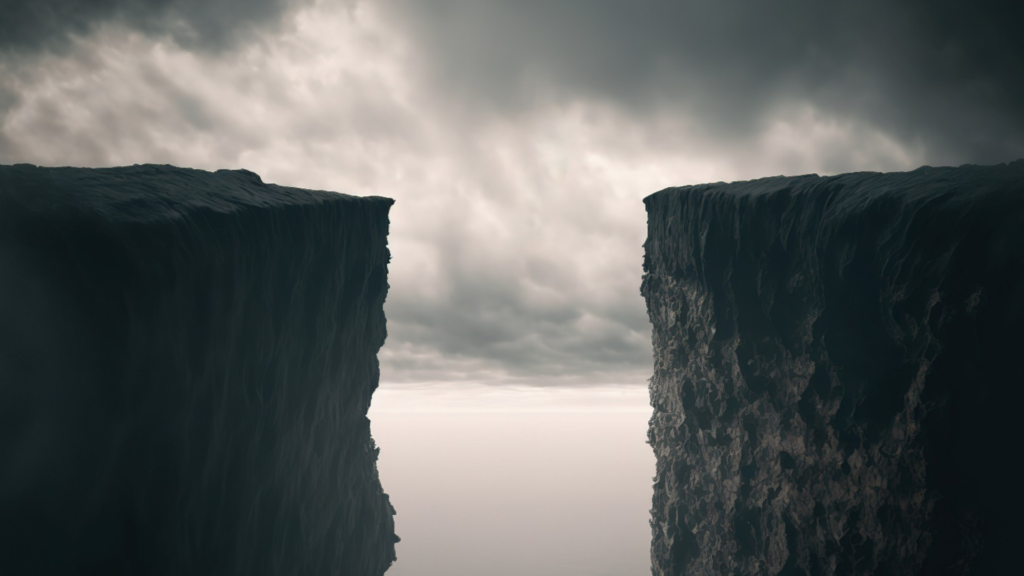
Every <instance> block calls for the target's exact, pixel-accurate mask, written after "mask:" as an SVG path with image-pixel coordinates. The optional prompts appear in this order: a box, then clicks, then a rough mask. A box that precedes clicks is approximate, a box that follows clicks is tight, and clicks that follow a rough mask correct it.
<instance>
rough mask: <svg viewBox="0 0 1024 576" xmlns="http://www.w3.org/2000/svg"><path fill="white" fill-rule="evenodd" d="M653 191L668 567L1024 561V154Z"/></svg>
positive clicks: (664, 568) (882, 570)
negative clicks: (893, 170)
mask: <svg viewBox="0 0 1024 576" xmlns="http://www.w3.org/2000/svg"><path fill="white" fill-rule="evenodd" d="M645 203H646V205H647V212H648V226H649V236H648V240H647V243H646V244H645V248H646V257H645V262H644V269H645V271H646V275H645V276H644V281H643V287H642V292H643V295H644V296H645V298H646V299H647V306H648V311H649V314H650V319H651V322H652V324H653V326H654V331H653V338H654V349H655V368H654V377H653V378H652V380H651V402H652V404H653V406H654V415H653V416H652V418H651V426H650V432H649V437H650V442H651V444H652V445H653V447H654V450H655V454H656V456H657V459H658V467H657V470H658V472H657V477H656V481H655V482H656V483H655V487H654V506H653V520H652V529H653V543H652V552H651V553H652V560H653V566H654V573H655V574H656V575H667V574H672V575H675V574H694V575H696V574H701V575H712V574H713V575H721V574H785V575H796V574H812V575H817V574H865V575H867V574H873V575H880V574H1010V573H1016V572H1018V571H1019V558H1018V556H1019V554H1018V553H1017V550H1018V548H1019V546H1020V542H1021V541H1024V522H1022V521H1024V505H1022V496H1021V493H1022V492H1021V488H1020V482H1021V476H1020V474H1019V472H1018V468H1019V464H1018V460H1019V454H1020V445H1021V441H1022V440H1024V417H1022V416H1021V414H1022V413H1024V412H1022V407H1024V376H1022V371H1021V368H1020V366H1021V355H1022V350H1024V331H1022V328H1024V161H1018V162H1015V163H1013V164H1010V165H1001V166H994V167H978V166H963V167H960V168H922V169H919V170H915V171H913V172H908V173H899V174H876V173H858V174H846V175H841V176H835V177H827V178H821V177H818V176H802V177H795V178H785V177H779V178H766V179H763V180H756V181H751V182H737V183H733V184H722V183H719V184H708V185H701V186H689V187H683V188H671V189H667V190H663V191H661V192H658V193H657V194H654V195H652V196H650V197H648V198H647V199H646V200H645Z"/></svg>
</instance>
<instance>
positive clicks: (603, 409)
mask: <svg viewBox="0 0 1024 576" xmlns="http://www.w3.org/2000/svg"><path fill="white" fill-rule="evenodd" d="M1006 4H1007V6H1004V5H1003V4H997V3H993V2H980V3H972V4H971V5H970V6H964V5H961V4H958V3H954V2H950V1H945V0H942V1H939V2H923V1H921V0H914V1H911V2H903V3H899V5H898V6H896V5H891V4H890V3H884V2H880V1H868V2H860V3H855V4H854V3H834V5H833V4H828V5H825V4H822V3H811V2H800V1H796V0H786V1H785V2H780V3H778V4H777V5H773V6H769V5H767V4H764V3H757V2H746V3H744V2H721V1H716V2H711V1H705V0H702V1H697V2H672V3H670V2H660V1H652V2H642V3H634V2H612V1H604V0H601V1H582V0H569V1H564V2H520V1H513V0H508V1H498V0H491V1H470V0H461V1H460V0H438V1H430V2H416V1H412V0H384V1H380V2H370V1H337V2H328V1H314V0H297V1H289V0H259V1H257V2H242V1H239V0H220V1H212V2H197V1H193V0H171V1H166V2H156V1H153V2H148V1H145V0H112V1H110V2H104V3H87V4H86V3H76V2H73V1H69V0H44V1H38V2H12V1H11V0H7V1H3V2H0V8H2V10H3V15H4V18H3V20H2V23H0V163H3V164H12V163H23V162H26V163H33V164H39V165H47V166H63V165H74V166H119V165H130V164H135V163H167V164H174V165H178V166H188V167H195V168H204V169H210V170H214V169H220V168H245V169H248V170H251V171H253V172H256V173H258V174H259V175H260V176H261V177H262V178H263V179H264V180H265V181H267V182H274V183H278V184H284V185H289V186H298V187H303V188H313V189H322V190H331V191H337V192H344V193H348V194H355V195H379V196H387V197H391V198H394V199H395V200H396V204H395V205H394V206H393V208H392V212H391V229H390V236H389V245H390V249H391V253H392V261H391V264H390V268H389V284H390V290H389V293H388V297H387V302H386V304H385V313H386V315H387V322H388V339H387V342H386V344H385V346H384V348H383V349H382V350H381V352H380V360H381V380H382V388H381V390H380V391H379V392H378V393H377V395H376V396H375V398H374V400H373V406H372V407H371V413H370V417H371V421H372V430H373V434H374V437H375V438H376V441H377V443H378V445H379V446H380V448H381V455H380V464H379V469H380V474H381V478H382V483H383V485H384V488H385V490H386V491H387V492H389V493H390V494H391V495H392V501H393V502H394V504H395V507H396V509H397V511H398V513H397V516H396V531H397V533H398V534H399V536H401V537H402V542H401V543H399V545H398V558H399V559H398V562H397V564H396V565H395V566H394V567H393V568H392V569H391V571H390V572H389V574H397V575H399V576H430V575H431V574H438V575H440V574H447V575H451V576H459V575H463V574H465V575H469V574H489V575H492V576H501V575H504V574H509V575H512V574H532V575H544V574H561V575H572V574H579V575H581V576H590V575H593V576H600V575H605V574H608V575H612V574H615V575H624V576H632V575H634V574H636V575H640V574H646V573H649V572H648V571H649V565H648V559H647V546H648V542H649V537H650V529H649V527H648V526H647V523H646V522H647V518H648V517H649V513H648V510H649V507H650V486H651V477H652V476H653V474H654V457H653V455H652V454H651V451H650V447H649V446H647V445H646V444H645V443H644V442H645V440H646V435H645V434H646V427H647V419H648V417H649V415H650V408H649V407H648V406H647V399H646V382H647V378H648V377H649V376H650V373H651V347H650V327H649V323H648V320H647V316H646V312H645V310H644V303H643V300H642V299H641V298H640V295H639V286H640V279H641V275H642V261H643V247H642V245H643V242H644V238H645V225H646V215H645V213H644V209H643V204H642V202H641V200H642V199H643V197H645V196H647V195H648V194H651V193H653V192H656V191H658V190H660V189H662V188H665V187H667V186H676V185H683V184H690V183H698V182H706V181H730V180H737V179H748V178H756V177H761V176H768V175H776V174H801V173H812V172H815V173H819V174H833V173H838V172H845V171H858V170H875V171H890V170H911V169H914V168H917V167H918V166H921V165H923V164H932V165H940V164H961V163H966V162H977V163H996V162H1005V161H1010V160H1013V159H1016V158H1018V157H1021V156H1024V111H1022V107H1021V106H1020V104H1019V102H1021V101H1024V63H1022V62H1021V59H1020V54H1022V53H1024V50H1022V49H1021V48H1022V46H1024V35H1020V34H1019V32H1018V31H1017V30H1016V29H1015V28H1014V26H1015V25H1014V23H1018V24H1019V22H1020V21H1021V19H1022V17H1024V13H1022V12H1024V9H1022V8H1021V7H1020V6H1019V5H1017V6H1009V3H1006Z"/></svg>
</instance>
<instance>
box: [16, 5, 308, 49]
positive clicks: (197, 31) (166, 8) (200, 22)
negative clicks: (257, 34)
mask: <svg viewBox="0 0 1024 576" xmlns="http://www.w3.org/2000/svg"><path fill="white" fill-rule="evenodd" d="M308 3H309V2H308V1H307V0H0V51H14V52H22V53H25V52H28V53H31V52H37V51H40V50H49V51H57V52H60V51H63V50H65V49H66V48H67V47H68V45H69V43H68V42H69V40H70V38H71V37H73V36H85V35H88V34H89V33H91V32H92V31H93V30H94V28H95V27H96V26H97V25H99V24H103V23H108V22H110V23H117V24H122V25H126V26H128V27H130V28H133V29H136V30H139V31H141V32H143V33H146V34H152V35H167V36H170V37H172V38H174V40H175V41H176V42H178V43H179V44H180V45H182V46H185V47H189V48H196V49H205V50H219V49H223V48H226V47H229V46H232V45H234V44H236V43H237V42H238V41H239V40H244V39H245V38H246V37H247V36H248V35H250V34H251V33H253V32H254V31H255V30H257V29H259V28H265V27H271V28H272V27H275V26H278V25H279V24H280V23H281V20H282V18H283V17H284V16H285V15H286V14H288V13H290V11H291V10H292V9H293V8H296V7H297V6H299V5H304V4H308Z"/></svg>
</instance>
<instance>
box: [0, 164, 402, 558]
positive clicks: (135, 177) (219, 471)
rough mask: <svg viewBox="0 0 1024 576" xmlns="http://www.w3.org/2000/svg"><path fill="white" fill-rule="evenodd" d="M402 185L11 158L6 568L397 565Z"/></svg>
mask: <svg viewBox="0 0 1024 576" xmlns="http://www.w3.org/2000/svg"><path fill="white" fill-rule="evenodd" d="M391 203H392V201H391V200H389V199H385V198H356V197H352V196H346V195H342V194H334V193H328V192H312V191H307V190H298V189H294V188H284V187H279V186H273V185H266V184H264V183H262V182H261V181H260V179H259V177H258V176H256V175H255V174H252V173H250V172H245V171H219V172H216V173H209V172H202V171H197V170H184V169H178V168H173V167H167V166H135V167H131V168H113V169H102V170H84V169H75V168H56V169H50V168H36V167H34V166H27V165H19V166H5V167H0V518H2V521H0V574H12V575H16V574H80V575H91V574H97V575H98V574H152V575H156V574H167V575H182V574H211V575H213V574H217V575H228V574H230V575H236V574H237V575H254V574H255V575H260V574H267V575H270V574H274V575H279V574H281V575H283V574H302V575H309V574H332V575H342V574H343V575H380V574H383V573H384V571H385V570H386V569H387V567H388V566H389V565H390V564H391V562H392V560H394V558H395V552H394V543H395V541H396V540H397V539H396V538H395V536H394V524H393V514H394V511H393V509H392V508H391V505H390V504H389V502H388V497H387V495H386V494H384V493H383V491H382V490H381V486H380V482H379V480H378V477H377V470H376V457H377V450H376V448H375V447H374V444H373V441H372V439H371V438H370V430H369V421H368V420H367V418H366V411H367V408H368V407H369V404H370V396H371V394H372V392H373V390H374V389H375V388H376V386H377V380H378V374H379V372H378V365H377V359H376V353H377V351H378V349H379V348H380V346H381V345H382V344H383V342H384V337H385V326H384V313H383V302H384V297H385V294H386V292H387V282H386V276H387V262H388V259H389V256H388V250H387V241H386V236H387V228H388V209H389V207H390V205H391Z"/></svg>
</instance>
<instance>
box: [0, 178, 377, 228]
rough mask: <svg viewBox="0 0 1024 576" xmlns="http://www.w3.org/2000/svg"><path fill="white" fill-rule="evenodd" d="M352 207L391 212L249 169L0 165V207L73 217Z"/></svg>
mask: <svg viewBox="0 0 1024 576" xmlns="http://www.w3.org/2000/svg"><path fill="white" fill-rule="evenodd" d="M328 202H350V203H355V204H360V205H364V206H371V205H377V206H380V207H385V208H386V207H388V206H390V205H391V204H393V203H394V200H392V199H390V198H383V197H380V196H367V197H360V196H351V195H348V194H341V193H337V192H325V191H319V190H305V189H302V188H292V187H288V186H278V185H276V184H266V183H264V182H263V180H262V179H260V177H259V175H257V174H255V173H253V172H250V171H248V170H218V171H216V172H208V171H205V170H196V169H192V168H178V167H176V166H169V165H157V164H141V165H139V164H136V165H134V166H124V167H117V168H47V167H39V166H34V165H32V164H15V165H13V166H0V204H8V203H13V204H14V205H20V206H21V207H23V208H26V209H28V210H31V211H34V212H42V211H50V210H66V209H70V210H75V211H83V212H87V213H92V214H95V215H99V216H101V217H104V218H109V219H111V220H118V221H137V222H153V221H160V220H167V219H173V218H180V217H182V216H184V215H185V214H187V213H190V212H194V211H197V210H212V211H214V212H220V213H229V212H233V211H235V210H238V209H239V208H242V207H263V208H270V207H282V206H304V205H317V204H324V203H328Z"/></svg>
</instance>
